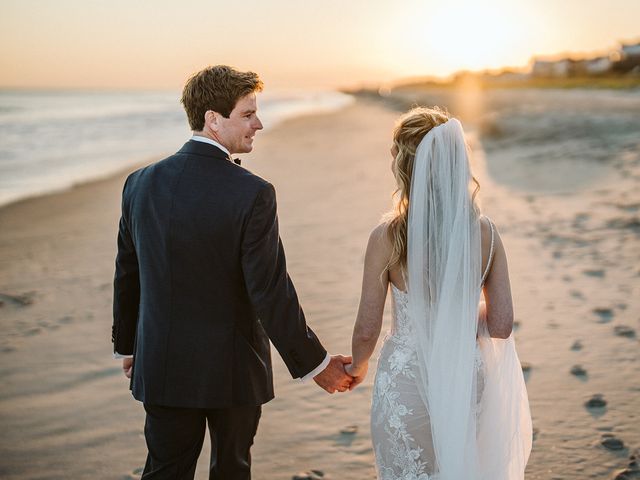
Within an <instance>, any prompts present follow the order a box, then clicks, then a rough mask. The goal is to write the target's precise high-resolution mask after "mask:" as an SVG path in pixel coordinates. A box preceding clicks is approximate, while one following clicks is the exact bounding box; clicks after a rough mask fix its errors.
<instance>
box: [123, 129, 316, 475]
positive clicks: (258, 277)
mask: <svg viewBox="0 0 640 480" xmlns="http://www.w3.org/2000/svg"><path fill="white" fill-rule="evenodd" d="M269 339H271V341H272V342H273V344H274V346H275V347H276V349H277V350H278V352H279V353H280V355H281V356H282V358H283V360H284V362H285V364H286V365H287V367H288V369H289V371H290V373H291V375H292V377H294V378H298V377H303V376H304V375H305V374H307V373H309V372H311V371H312V370H313V369H314V368H316V367H317V366H318V365H319V364H320V363H321V362H322V361H323V360H324V358H325V356H326V350H325V349H324V348H323V346H322V345H321V343H320V341H319V340H318V339H317V337H316V336H315V334H314V333H313V331H312V330H311V329H310V328H308V327H307V325H306V322H305V317H304V314H303V311H302V308H301V307H300V305H299V303H298V298H297V295H296V291H295V289H294V287H293V284H292V283H291V280H290V278H289V276H288V274H287V269H286V262H285V256H284V250H283V248H282V243H281V241H280V238H279V234H278V220H277V214H276V197H275V191H274V188H273V186H272V185H271V184H270V183H268V182H267V181H265V180H263V179H262V178H260V177H258V176H256V175H253V174H252V173H250V172H248V171H247V170H245V169H244V168H242V167H240V166H238V165H235V164H234V163H232V162H231V161H229V159H228V157H227V155H226V154H225V153H224V152H223V151H222V150H220V149H218V148H217V147H215V146H213V145H210V144H206V143H202V142H197V141H194V140H190V141H189V142H187V143H186V144H185V145H184V146H183V147H182V149H180V151H178V152H177V153H176V154H175V155H172V156H171V157H169V158H167V159H165V160H162V161H160V162H157V163H154V164H152V165H150V166H148V167H146V168H143V169H141V170H138V171H136V172H134V173H133V174H131V175H130V176H129V178H128V179H127V181H126V183H125V187H124V191H123V196H122V218H121V219H120V228H119V235H118V255H117V258H116V273H115V281H114V323H113V335H112V341H113V344H114V351H115V352H118V353H120V354H133V355H134V363H133V374H132V379H131V390H132V393H133V396H134V397H135V398H136V399H138V400H140V401H141V402H143V403H144V404H145V408H146V409H147V425H146V427H145V432H146V433H147V443H148V445H149V458H148V459H147V468H146V469H145V474H144V475H143V478H192V477H193V474H192V473H190V470H191V469H195V461H193V465H191V464H190V463H189V462H191V460H193V459H183V460H180V461H178V464H179V465H169V466H167V465H164V464H162V461H161V458H160V457H162V456H163V454H164V452H159V451H157V452H155V453H154V452H153V451H152V450H153V449H154V447H153V445H151V444H150V441H151V443H153V442H154V441H155V442H156V444H158V445H160V443H159V442H158V440H159V439H160V438H162V437H163V436H164V435H165V434H169V435H171V432H170V431H167V432H164V429H167V428H169V430H171V428H172V427H170V425H171V424H172V422H173V423H174V424H175V428H177V429H183V430H185V429H187V430H188V429H189V428H191V427H189V428H187V427H185V425H186V424H187V423H189V422H191V423H193V424H194V425H195V424H197V426H195V427H193V430H194V431H195V432H199V431H200V429H201V428H200V427H201V424H202V423H203V422H204V419H205V418H206V419H208V421H209V427H210V430H213V429H212V427H214V426H215V425H216V422H218V423H220V420H219V419H220V418H222V419H223V420H224V422H226V421H227V420H228V419H232V418H234V416H238V417H239V418H241V417H247V416H248V417H250V418H249V424H247V425H245V426H244V427H239V426H235V427H234V425H233V424H232V425H226V426H225V425H222V424H221V425H219V428H218V430H219V432H225V431H227V433H229V434H231V435H232V436H233V435H236V434H238V433H241V432H242V431H243V430H244V433H243V435H244V436H249V437H250V441H252V439H253V435H254V434H255V428H257V422H258V418H259V414H260V413H259V412H260V410H259V409H260V405H262V404H263V403H266V402H268V401H269V400H271V399H272V398H273V395H274V393H273V379H272V370H271V357H270V350H269ZM247 412H253V413H247ZM236 414H237V415H236ZM167 415H168V416H167ZM190 416H193V417H194V419H196V418H197V419H198V420H197V421H196V420H194V421H191V420H189V421H187V420H186V418H187V417H190ZM178 418H180V419H181V420H179V421H178V420H177V419H178ZM167 419H169V420H168V421H166V420H167ZM216 419H218V420H216ZM224 422H223V423H224ZM245 423H247V422H246V421H245ZM154 425H155V431H153V430H154ZM167 425H169V427H167ZM147 430H151V431H149V432H147ZM234 432H235V433H234ZM214 433H215V432H213V431H212V442H214V441H215V443H216V444H217V447H216V445H214V450H216V448H217V449H218V450H219V451H218V452H217V456H216V452H215V451H214V452H212V454H213V455H212V470H211V472H212V473H211V477H210V478H249V476H243V475H242V474H240V473H237V474H236V473H232V472H233V470H232V468H234V467H233V465H232V464H233V463H234V461H236V462H239V461H240V460H239V459H237V458H236V459H235V460H234V459H233V458H231V460H228V461H227V457H225V453H224V450H225V448H227V447H228V446H229V445H231V446H232V447H233V444H234V441H235V440H229V441H228V442H227V441H226V440H225V438H223V437H224V435H223V434H222V433H221V434H220V435H222V437H217V438H215V439H214V438H213V436H214ZM198 435H200V436H201V437H203V435H204V427H203V426H202V433H201V434H200V433H198ZM173 436H176V432H174V434H173ZM191 436H192V435H191ZM154 437H156V439H155V440H154ZM178 437H179V435H178ZM240 443H242V442H240ZM245 443H246V442H244V443H243V444H242V445H240V446H239V447H238V448H239V449H240V450H246V456H247V457H248V447H247V446H246V445H245ZM201 445H202V441H201V440H200V445H199V446H198V445H197V444H196V445H193V446H192V448H191V450H194V452H195V450H197V453H195V460H197V455H198V454H199V450H200V448H201ZM249 446H250V443H249ZM165 447H166V445H163V446H162V448H165ZM232 447H228V448H232ZM176 448H178V449H182V450H185V446H184V445H176ZM234 448H235V447H234ZM156 450H157V449H156ZM194 452H192V455H191V456H193V454H194ZM167 453H168V454H170V453H171V452H167ZM154 455H155V456H157V457H158V458H157V461H156V462H155V466H154V465H153V462H154V459H153V458H152V457H154ZM227 455H231V457H234V456H237V455H240V456H242V455H243V453H242V452H232V453H229V452H227ZM170 456H171V455H169V457H170ZM225 462H226V463H225ZM174 463H175V462H174ZM241 463H242V462H241ZM245 463H246V464H247V465H245V467H246V468H245V470H247V471H248V464H249V461H248V458H247V459H246V462H245ZM150 464H151V465H150ZM226 465H231V466H230V467H229V468H230V469H227V470H225V468H227V467H226ZM243 468H244V467H243ZM183 470H184V472H185V473H183ZM225 472H226V473H225ZM247 475H248V473H247Z"/></svg>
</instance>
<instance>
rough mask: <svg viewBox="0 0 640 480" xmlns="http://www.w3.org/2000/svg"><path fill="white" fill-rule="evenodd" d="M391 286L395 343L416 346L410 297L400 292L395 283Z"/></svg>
mask: <svg viewBox="0 0 640 480" xmlns="http://www.w3.org/2000/svg"><path fill="white" fill-rule="evenodd" d="M390 285H391V297H392V304H391V307H392V311H393V314H392V320H391V331H390V332H389V333H390V335H391V336H392V337H393V338H394V340H395V341H397V342H401V343H403V344H406V345H415V336H414V335H412V333H413V329H412V327H411V322H410V321H409V315H408V302H409V295H408V294H407V292H404V291H402V290H400V289H399V288H398V287H396V286H395V285H394V284H393V283H390Z"/></svg>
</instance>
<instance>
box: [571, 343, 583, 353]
mask: <svg viewBox="0 0 640 480" xmlns="http://www.w3.org/2000/svg"><path fill="white" fill-rule="evenodd" d="M571 350H574V351H576V352H577V351H578V350H582V342H581V341H580V340H576V341H575V342H573V345H571Z"/></svg>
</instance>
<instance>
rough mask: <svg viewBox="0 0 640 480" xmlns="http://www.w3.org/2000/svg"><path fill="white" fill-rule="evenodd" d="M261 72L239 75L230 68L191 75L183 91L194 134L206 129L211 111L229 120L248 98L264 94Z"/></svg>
mask: <svg viewBox="0 0 640 480" xmlns="http://www.w3.org/2000/svg"><path fill="white" fill-rule="evenodd" d="M262 87H263V84H262V80H260V77H258V74H257V73H253V72H239V71H238V70H236V69H235V68H233V67H228V66H227V65H215V66H213V67H207V68H205V69H204V70H201V71H199V72H197V73H195V74H193V75H192V76H191V78H189V80H187V83H186V84H185V86H184V89H183V90H182V98H181V99H180V102H181V103H182V105H183V106H184V109H185V111H186V112H187V118H188V119H189V126H190V127H191V129H192V130H194V131H197V132H199V131H201V130H202V129H203V128H204V114H205V112H206V111H207V110H213V111H214V112H218V113H219V114H220V115H222V116H223V117H225V118H229V115H230V114H231V111H232V110H233V109H234V108H235V106H236V103H238V100H240V99H241V98H242V97H244V96H245V95H248V94H250V93H252V92H260V91H262Z"/></svg>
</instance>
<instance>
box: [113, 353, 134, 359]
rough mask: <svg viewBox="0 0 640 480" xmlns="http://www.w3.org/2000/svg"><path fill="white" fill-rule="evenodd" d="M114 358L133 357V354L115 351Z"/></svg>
mask: <svg viewBox="0 0 640 480" xmlns="http://www.w3.org/2000/svg"><path fill="white" fill-rule="evenodd" d="M113 358H115V359H116V360H117V359H119V358H133V355H122V354H121V353H118V352H113Z"/></svg>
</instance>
